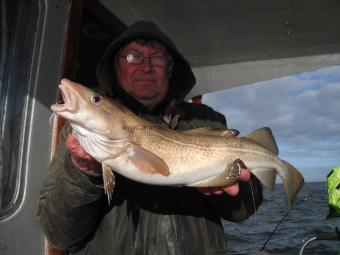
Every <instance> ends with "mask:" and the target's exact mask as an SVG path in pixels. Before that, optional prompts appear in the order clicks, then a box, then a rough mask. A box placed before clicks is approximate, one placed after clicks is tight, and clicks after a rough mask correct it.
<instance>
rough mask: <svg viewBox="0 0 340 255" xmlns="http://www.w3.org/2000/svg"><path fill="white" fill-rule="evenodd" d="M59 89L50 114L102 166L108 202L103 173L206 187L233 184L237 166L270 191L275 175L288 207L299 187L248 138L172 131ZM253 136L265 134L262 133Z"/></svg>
mask: <svg viewBox="0 0 340 255" xmlns="http://www.w3.org/2000/svg"><path fill="white" fill-rule="evenodd" d="M59 87H60V90H61V91H62V95H63V98H64V104H55V105H52V106H51V109H52V110H53V111H54V112H55V113H56V114H58V115H60V116H62V117H63V118H65V119H68V120H69V121H70V123H71V125H72V127H73V134H74V135H75V136H76V137H77V139H78V140H79V142H80V144H81V146H82V147H83V148H84V149H85V150H86V151H87V152H88V153H89V154H90V155H91V156H92V157H93V158H95V159H96V160H98V161H99V162H101V163H102V165H103V176H104V186H105V191H106V193H107V195H108V198H109V200H110V199H111V195H112V189H113V186H114V183H113V182H114V175H113V173H112V172H111V171H109V170H107V169H112V170H113V171H114V172H117V173H119V174H121V175H124V176H126V177H127V178H130V179H132V180H135V181H138V182H142V183H147V184H154V185H170V186H194V187H212V186H225V185H228V184H231V183H234V182H236V181H237V180H238V179H239V171H240V167H238V168H237V167H236V165H237V162H242V163H244V164H245V166H246V167H247V168H248V169H250V171H251V172H253V173H254V174H255V175H256V176H257V177H258V178H259V179H260V181H261V182H262V183H263V184H264V185H265V186H268V187H273V185H274V183H275V178H273V176H274V177H275V174H278V175H279V176H280V177H281V179H282V182H283V184H284V187H285V191H286V194H287V200H288V205H289V206H291V205H292V202H293V200H294V199H295V197H296V195H297V193H298V191H299V190H300V188H301V187H302V185H303V182H304V180H303V177H302V175H301V174H300V173H299V171H298V170H297V169H295V168H294V167H293V166H292V165H290V164H289V163H287V162H285V161H284V160H281V159H280V158H279V157H278V156H277V155H276V154H277V151H275V149H271V151H273V152H271V151H270V149H268V148H267V147H266V146H263V144H262V142H261V141H256V138H255V136H253V135H252V134H250V135H249V136H246V137H240V138H237V137H225V136H223V135H217V134H216V132H215V133H210V132H209V131H207V132H204V130H203V131H198V132H190V131H189V132H178V131H174V130H171V129H168V128H167V127H165V126H162V125H156V124H153V123H150V122H147V121H145V120H143V119H142V118H139V117H138V116H136V115H135V114H133V113H132V112H131V111H129V110H128V109H126V108H125V107H124V106H122V105H120V104H118V103H117V102H115V101H114V100H112V99H110V98H107V97H104V96H102V95H100V94H98V93H96V92H93V91H92V90H90V89H89V88H87V87H84V86H82V85H80V84H76V83H73V82H71V81H69V80H66V79H64V80H62V82H61V84H60V85H59ZM258 131H260V132H259V133H263V132H269V134H270V135H271V132H270V131H269V130H268V129H267V128H266V129H263V130H257V131H256V132H258ZM262 131H263V132H262ZM265 135H266V134H265ZM270 135H269V136H270ZM272 139H273V138H272ZM274 143H275V141H274ZM275 146H276V144H275ZM105 169H106V170H105Z"/></svg>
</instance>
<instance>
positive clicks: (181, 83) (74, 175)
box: [38, 21, 262, 255]
mask: <svg viewBox="0 0 340 255" xmlns="http://www.w3.org/2000/svg"><path fill="white" fill-rule="evenodd" d="M141 37H142V38H149V39H155V40H157V41H160V42H162V43H163V44H164V45H165V47H166V48H167V50H168V52H169V53H170V54H171V55H172V57H173V58H174V63H175V66H174V69H173V74H172V76H171V80H170V87H171V88H170V93H169V95H168V97H167V98H166V99H165V100H164V102H163V103H162V104H161V105H159V106H158V107H157V108H156V109H154V110H153V111H152V112H148V111H147V109H145V108H144V107H143V106H142V105H140V104H139V103H138V102H136V101H134V100H133V99H132V98H131V97H130V96H129V95H127V94H125V93H124V92H123V91H122V90H120V89H119V87H118V86H117V84H116V82H115V76H114V74H112V73H111V70H114V68H112V66H113V65H114V61H113V59H114V56H115V53H116V52H117V51H118V50H119V49H120V48H121V47H122V46H123V45H125V44H126V43H127V42H129V41H131V40H132V39H134V38H141ZM97 76H98V80H99V81H100V84H101V85H102V86H104V87H105V88H106V90H107V93H108V94H109V95H110V96H111V97H113V98H117V99H118V100H120V101H121V102H122V103H124V104H125V105H126V106H128V107H129V108H130V109H131V110H133V111H134V112H135V113H137V114H139V115H141V116H143V117H144V118H146V119H148V120H150V121H153V122H159V123H160V122H164V121H165V122H166V123H167V124H168V125H169V126H170V127H172V128H175V129H177V130H187V129H192V128H197V127H209V128H212V129H226V127H227V126H226V120H225V118H224V116H223V115H221V114H220V113H217V112H215V111H214V110H213V109H211V108H210V107H208V106H205V105H196V104H189V103H185V102H182V100H183V98H184V97H185V95H186V93H188V92H189V90H190V89H191V88H192V86H193V85H194V84H195V78H194V75H193V73H192V71H191V68H190V66H189V64H188V63H187V62H186V60H185V59H184V58H183V57H182V55H181V54H180V53H179V52H178V51H177V49H176V47H175V46H174V45H173V44H172V42H171V41H170V40H169V39H168V38H167V37H166V36H165V35H164V34H163V33H162V32H161V31H160V30H159V29H158V28H157V27H156V26H155V25H154V24H153V23H149V22H143V21H142V22H138V23H136V24H134V25H133V26H131V27H130V28H129V29H128V30H127V31H126V32H125V33H124V34H122V35H121V36H120V37H119V38H117V39H116V40H115V41H114V42H113V43H112V44H111V45H110V47H109V48H108V50H107V52H106V54H105V56H104V58H103V60H102V62H101V64H100V65H99V67H98V70H97ZM69 132H70V128H69V126H66V128H64V129H63V132H62V134H61V136H60V145H59V147H58V150H57V152H56V155H55V157H54V158H53V160H52V162H51V166H50V168H49V171H48V172H47V175H46V178H45V182H44V185H43V187H42V189H41V193H40V197H39V213H38V218H39V221H40V223H41V225H42V227H43V230H44V232H45V235H46V237H47V239H48V241H49V242H50V243H51V244H53V245H54V246H56V247H58V248H59V249H61V250H63V251H65V253H66V254H67V253H72V254H93V255H94V254H96V255H97V254H100V255H120V254H127V255H132V254H138V255H139V254H140V255H142V254H155V255H156V254H157V255H159V254H176V255H180V254H227V246H226V240H225V234H224V230H223V227H222V224H221V218H223V219H226V220H230V221H234V222H240V221H243V220H245V219H246V218H248V217H249V216H250V215H251V214H252V213H254V211H255V210H256V208H257V207H258V206H259V205H260V203H261V202H262V187H261V185H260V184H259V181H258V180H257V179H256V178H255V177H253V176H252V178H251V181H249V182H246V183H240V192H239V195H237V196H236V197H230V196H228V195H227V194H223V195H220V196H216V195H212V196H205V195H203V194H202V193H200V192H199V191H198V190H197V189H196V188H189V187H165V186H154V185H146V184H141V183H137V182H134V181H131V180H129V179H126V178H124V177H122V176H120V175H116V178H117V180H116V186H115V190H114V194H113V199H112V201H111V205H110V206H109V205H108V203H107V199H106V196H105V195H104V191H103V187H102V179H101V178H96V177H91V176H87V175H85V174H83V173H82V172H80V171H79V170H78V169H76V168H75V167H74V166H73V165H72V163H71V159H70V155H69V153H68V151H67V150H66V148H65V145H64V143H65V139H66V136H67V134H68V133H69Z"/></svg>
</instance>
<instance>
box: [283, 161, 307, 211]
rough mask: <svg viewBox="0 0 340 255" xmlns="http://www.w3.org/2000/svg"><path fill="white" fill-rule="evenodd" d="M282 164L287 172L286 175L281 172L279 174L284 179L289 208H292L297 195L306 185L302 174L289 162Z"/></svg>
mask: <svg viewBox="0 0 340 255" xmlns="http://www.w3.org/2000/svg"><path fill="white" fill-rule="evenodd" d="M281 163H282V165H283V167H284V168H285V169H286V170H287V171H286V172H285V173H280V171H279V172H278V174H279V175H280V177H281V179H282V182H283V186H284V188H285V191H286V195H287V200H288V206H289V208H291V206H292V204H293V202H294V200H295V198H296V195H297V194H298V192H299V190H300V189H301V188H302V186H303V184H304V178H303V176H302V175H301V173H300V172H299V171H298V170H297V169H296V168H295V167H294V166H292V165H291V164H289V163H288V162H286V161H284V160H282V162H281Z"/></svg>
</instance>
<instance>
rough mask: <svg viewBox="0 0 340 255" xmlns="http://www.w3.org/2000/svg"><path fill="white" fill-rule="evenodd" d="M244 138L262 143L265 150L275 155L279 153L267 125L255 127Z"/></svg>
mask: <svg viewBox="0 0 340 255" xmlns="http://www.w3.org/2000/svg"><path fill="white" fill-rule="evenodd" d="M245 138H247V139H249V140H252V141H254V142H256V143H258V144H260V145H262V146H263V147H265V148H266V149H267V150H269V151H271V152H272V153H274V154H275V155H278V154H279V149H278V147H277V144H276V141H275V138H274V136H273V133H272V131H271V130H270V128H269V127H263V128H259V129H256V130H255V131H253V132H251V133H250V134H248V135H246V136H245Z"/></svg>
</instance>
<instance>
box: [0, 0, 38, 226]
mask: <svg viewBox="0 0 340 255" xmlns="http://www.w3.org/2000/svg"><path fill="white" fill-rule="evenodd" d="M0 8H1V10H0V11H1V21H0V22H1V23H0V26H1V40H0V43H1V53H0V54H1V55H0V60H1V63H0V219H1V218H3V217H5V216H6V215H7V214H9V213H10V212H11V211H12V209H13V208H16V207H17V206H18V204H19V202H20V201H21V200H20V199H18V198H20V197H22V196H23V187H24V184H25V183H24V179H25V178H24V177H25V173H24V170H23V169H24V162H25V160H24V159H25V157H26V151H25V149H24V148H25V142H24V138H25V132H26V127H27V126H28V122H29V118H28V116H29V115H30V114H29V113H30V109H29V107H28V105H29V104H28V103H29V100H30V99H29V96H28V94H29V79H30V69H31V64H32V63H31V61H32V54H33V50H34V47H33V43H34V39H35V35H36V34H35V28H36V25H37V19H38V12H39V6H38V1H20V0H14V1H6V0H1V7H0Z"/></svg>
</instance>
